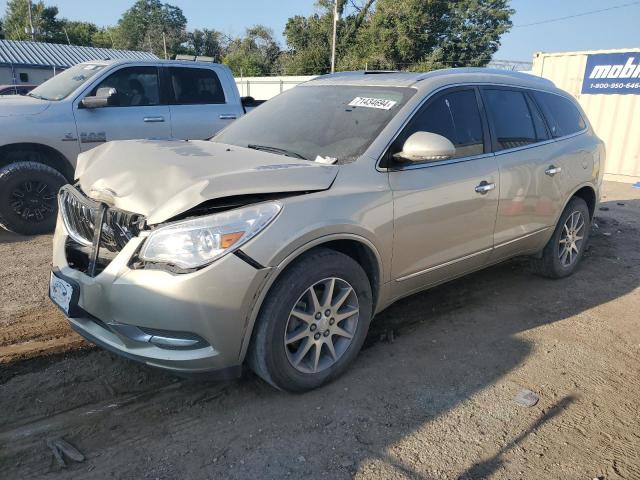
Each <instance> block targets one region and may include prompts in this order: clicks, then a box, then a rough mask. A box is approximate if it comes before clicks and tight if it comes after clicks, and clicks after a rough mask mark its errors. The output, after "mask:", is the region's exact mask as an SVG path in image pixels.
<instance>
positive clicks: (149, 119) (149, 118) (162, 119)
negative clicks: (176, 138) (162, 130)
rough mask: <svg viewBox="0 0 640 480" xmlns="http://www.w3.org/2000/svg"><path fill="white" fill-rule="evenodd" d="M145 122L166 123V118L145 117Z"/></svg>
mask: <svg viewBox="0 0 640 480" xmlns="http://www.w3.org/2000/svg"><path fill="white" fill-rule="evenodd" d="M143 120H144V121H145V122H146V123H158V122H164V117H144V118H143Z"/></svg>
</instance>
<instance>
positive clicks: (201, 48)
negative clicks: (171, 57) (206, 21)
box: [180, 28, 226, 62]
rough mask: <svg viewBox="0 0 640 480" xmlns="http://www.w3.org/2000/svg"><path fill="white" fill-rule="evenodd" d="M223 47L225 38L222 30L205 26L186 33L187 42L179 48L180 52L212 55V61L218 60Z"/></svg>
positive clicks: (222, 53) (222, 54) (222, 52)
mask: <svg viewBox="0 0 640 480" xmlns="http://www.w3.org/2000/svg"><path fill="white" fill-rule="evenodd" d="M225 49H226V38H225V36H224V35H223V34H222V32H218V31H217V30H208V29H206V28H205V29H203V30H199V29H195V30H194V31H193V32H189V33H187V42H186V43H185V44H184V45H183V46H182V48H181V49H180V53H185V54H188V55H202V56H205V57H212V58H213V59H214V61H216V62H220V61H222V57H223V56H224V52H225Z"/></svg>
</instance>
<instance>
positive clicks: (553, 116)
mask: <svg viewBox="0 0 640 480" xmlns="http://www.w3.org/2000/svg"><path fill="white" fill-rule="evenodd" d="M534 97H535V99H536V102H538V104H539V105H540V108H541V109H542V113H543V114H544V116H545V117H546V119H547V123H548V124H549V129H550V130H551V135H552V136H553V138H558V137H562V136H565V135H571V134H572V133H577V132H580V131H582V130H584V129H585V128H586V126H587V125H586V123H585V121H584V118H582V115H581V114H580V112H579V111H578V109H577V108H576V106H575V105H574V104H573V102H571V100H569V99H567V98H564V97H561V96H560V95H554V94H552V93H545V92H535V93H534Z"/></svg>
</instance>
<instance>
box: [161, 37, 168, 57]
mask: <svg viewBox="0 0 640 480" xmlns="http://www.w3.org/2000/svg"><path fill="white" fill-rule="evenodd" d="M162 44H163V45H164V59H165V60H166V59H167V37H166V36H165V34H164V32H162Z"/></svg>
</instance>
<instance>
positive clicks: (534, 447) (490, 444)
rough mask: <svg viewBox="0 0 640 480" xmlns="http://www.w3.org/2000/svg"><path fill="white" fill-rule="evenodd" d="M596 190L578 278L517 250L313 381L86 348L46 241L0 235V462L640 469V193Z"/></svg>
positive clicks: (410, 471) (497, 474)
mask: <svg viewBox="0 0 640 480" xmlns="http://www.w3.org/2000/svg"><path fill="white" fill-rule="evenodd" d="M601 207H602V209H601V210H600V211H598V212H597V216H598V218H597V220H596V223H597V228H594V231H593V236H592V241H591V248H590V250H589V251H588V252H587V255H586V257H585V259H584V261H583V264H582V266H581V268H580V269H579V271H578V272H577V273H576V274H575V275H574V276H573V277H571V278H569V279H564V280H559V281H551V280H546V279H543V278H539V277H536V276H534V275H532V274H530V273H529V272H528V271H527V269H526V260H522V259H520V260H514V261H510V262H508V263H505V264H502V265H499V266H496V267H493V268H490V269H488V270H485V271H483V272H479V273H476V274H474V275H471V276H469V277H466V278H464V279H461V280H457V281H454V282H451V283H449V284H447V285H444V286H441V287H438V288H436V289H434V290H431V291H429V292H426V293H422V294H418V295H415V296H413V297H411V298H409V299H406V300H403V301H401V302H399V303H398V304H396V305H394V306H392V307H391V308H389V309H388V310H386V311H385V312H383V313H382V314H381V315H380V316H379V317H377V319H376V321H375V322H374V324H373V330H372V332H371V334H370V335H369V339H368V342H367V343H368V346H367V348H365V350H364V351H363V352H362V353H361V354H360V356H359V357H358V359H357V360H356V362H355V364H354V365H353V367H352V368H351V369H349V370H348V372H347V373H346V375H344V376H343V377H342V378H340V379H339V380H337V381H336V382H334V383H332V384H331V385H328V386H327V387H325V388H322V389H320V390H317V391H314V392H311V393H308V394H305V395H289V394H285V393H280V392H276V391H274V390H273V389H271V388H270V387H268V386H267V385H265V384H264V383H263V382H261V381H260V380H258V379H257V378H256V377H254V376H252V375H251V374H249V373H247V374H246V375H245V376H244V377H243V378H242V379H240V380H237V381H233V382H227V383H210V382H209V383H207V382H202V381H194V380H181V379H176V378H174V377H172V376H170V375H167V374H165V373H163V372H161V371H158V370H154V369H151V368H147V367H145V366H141V365H138V364H136V363H133V362H131V361H128V360H124V359H120V358H118V357H116V356H115V355H112V354H110V353H107V352H104V351H102V350H98V349H95V348H92V347H90V346H88V344H86V343H84V342H83V341H82V340H80V339H79V337H77V336H76V335H75V334H74V333H72V332H71V330H70V329H69V328H68V327H67V326H66V324H65V321H64V319H63V318H62V316H61V315H60V314H59V313H58V312H57V310H56V309H54V308H53V307H52V306H50V305H49V303H48V300H47V299H46V289H47V281H48V266H49V256H50V238H49V237H47V236H44V237H38V238H32V239H24V238H20V237H14V236H11V235H8V234H6V233H0V258H2V265H1V266H0V282H1V283H0V285H2V287H1V292H2V295H1V297H0V298H2V302H1V304H0V312H1V313H0V412H2V413H1V414H0V478H2V479H13V478H33V477H40V476H46V478H123V479H128V478H131V479H133V478H136V479H137V478H151V479H173V478H189V479H200V478H203V479H204V478H301V477H303V476H304V477H313V478H331V479H333V478H357V479H378V478H416V479H441V478H442V479H449V478H461V479H476V478H509V479H520V478H522V479H536V480H538V479H560V478H562V479H594V478H599V479H639V478H640V375H639V372H640V315H639V314H638V311H639V309H640V289H638V285H639V282H640V190H638V189H633V188H632V187H631V186H630V185H626V184H615V183H607V184H606V185H605V189H604V197H603V199H602V204H601ZM389 332H393V333H394V335H389ZM523 388H527V389H530V390H532V391H534V392H535V393H536V394H537V395H539V397H540V401H539V402H538V404H537V405H535V406H533V407H530V408H527V407H523V406H520V405H518V404H516V403H515V402H514V401H513V397H514V395H516V393H518V391H520V390H521V389H523ZM57 437H64V438H65V439H66V440H68V441H69V442H70V443H71V444H73V445H75V446H76V447H77V448H78V449H79V450H80V451H81V452H83V453H84V455H85V456H86V459H85V461H84V462H81V463H73V462H71V463H69V465H68V467H67V468H66V469H61V468H60V467H59V466H58V465H57V464H56V462H55V461H54V459H53V456H52V454H51V451H50V450H49V449H48V447H47V445H46V440H47V439H51V438H57Z"/></svg>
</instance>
